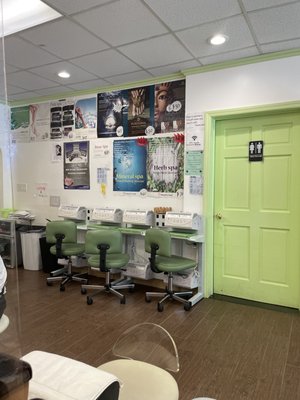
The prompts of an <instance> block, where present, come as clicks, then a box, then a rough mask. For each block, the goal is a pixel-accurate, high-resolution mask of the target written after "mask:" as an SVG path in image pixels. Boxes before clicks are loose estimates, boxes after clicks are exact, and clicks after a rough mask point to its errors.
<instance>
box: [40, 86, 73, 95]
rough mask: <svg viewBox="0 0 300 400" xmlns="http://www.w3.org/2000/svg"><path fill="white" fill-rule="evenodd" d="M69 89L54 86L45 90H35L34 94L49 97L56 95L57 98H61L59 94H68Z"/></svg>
mask: <svg viewBox="0 0 300 400" xmlns="http://www.w3.org/2000/svg"><path fill="white" fill-rule="evenodd" d="M70 90H71V89H70V88H69V87H66V86H63V85H59V86H55V87H52V88H45V89H40V90H36V92H37V93H38V94H39V95H40V96H50V95H52V94H53V95H57V96H58V97H60V96H61V94H63V93H66V92H69V91H70Z"/></svg>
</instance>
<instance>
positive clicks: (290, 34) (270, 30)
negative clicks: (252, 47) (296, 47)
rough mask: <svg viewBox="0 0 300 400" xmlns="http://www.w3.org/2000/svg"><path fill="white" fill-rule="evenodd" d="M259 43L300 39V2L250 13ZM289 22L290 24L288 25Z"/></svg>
mask: <svg viewBox="0 0 300 400" xmlns="http://www.w3.org/2000/svg"><path fill="white" fill-rule="evenodd" d="M249 18H250V22H251V24H252V26H253V29H254V32H255V34H256V36H257V39H258V41H259V43H261V44H262V43H268V42H275V41H277V40H278V41H282V40H288V39H293V38H300V29H299V20H300V2H299V1H298V2H297V3H293V4H290V5H286V6H282V7H274V8H270V9H266V10H261V11H253V12H250V13H249ZM287 21H288V23H287Z"/></svg>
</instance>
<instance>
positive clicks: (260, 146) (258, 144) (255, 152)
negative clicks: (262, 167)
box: [249, 140, 264, 162]
mask: <svg viewBox="0 0 300 400" xmlns="http://www.w3.org/2000/svg"><path fill="white" fill-rule="evenodd" d="M263 158H264V142H263V141H262V140H256V141H252V142H249V161H251V162H253V161H263Z"/></svg>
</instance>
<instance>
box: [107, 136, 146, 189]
mask: <svg viewBox="0 0 300 400" xmlns="http://www.w3.org/2000/svg"><path fill="white" fill-rule="evenodd" d="M113 154H114V161H113V167H114V171H113V190H114V191H123V192H139V191H140V190H141V189H145V188H146V187H147V182H146V156H147V149H146V146H141V145H139V144H138V141H136V140H134V139H130V140H115V141H114V149H113Z"/></svg>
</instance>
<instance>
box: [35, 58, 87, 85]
mask: <svg viewBox="0 0 300 400" xmlns="http://www.w3.org/2000/svg"><path fill="white" fill-rule="evenodd" d="M30 71H31V72H33V73H35V74H38V75H40V76H42V77H44V78H49V79H51V80H53V81H55V82H57V83H61V84H62V85H70V84H72V83H77V82H82V81H88V80H91V79H95V75H92V74H90V73H89V72H86V71H83V70H82V69H81V68H78V67H77V66H76V65H73V64H71V63H69V62H67V61H61V62H58V63H54V64H48V65H43V66H42V67H37V68H32V69H31V70H30ZM59 71H68V72H69V73H70V74H71V76H70V78H68V79H64V78H60V77H59V76H58V75H57V74H58V72H59Z"/></svg>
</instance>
